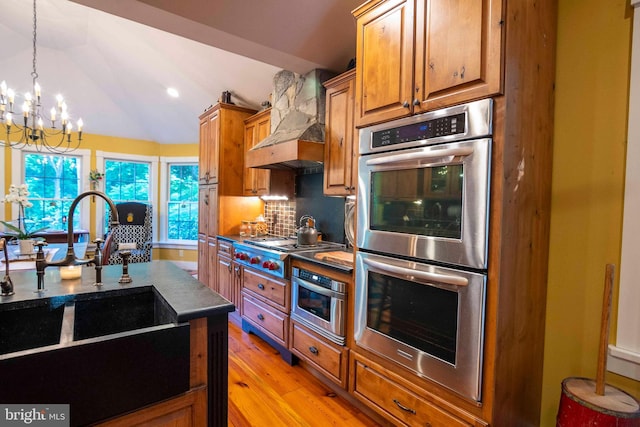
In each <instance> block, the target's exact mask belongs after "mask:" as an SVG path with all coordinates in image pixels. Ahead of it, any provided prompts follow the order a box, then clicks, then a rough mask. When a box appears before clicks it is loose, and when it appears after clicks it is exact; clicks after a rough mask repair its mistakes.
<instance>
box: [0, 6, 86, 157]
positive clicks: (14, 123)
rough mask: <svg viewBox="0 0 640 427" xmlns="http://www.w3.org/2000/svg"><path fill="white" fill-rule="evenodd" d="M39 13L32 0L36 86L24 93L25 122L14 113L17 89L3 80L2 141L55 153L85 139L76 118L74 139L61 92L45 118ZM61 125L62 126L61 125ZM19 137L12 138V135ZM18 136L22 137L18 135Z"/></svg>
mask: <svg viewBox="0 0 640 427" xmlns="http://www.w3.org/2000/svg"><path fill="white" fill-rule="evenodd" d="M37 28H38V25H37V16H36V0H33V71H32V72H31V77H32V79H33V87H32V91H31V92H27V93H25V94H24V102H23V103H22V120H21V121H22V124H20V123H18V122H19V121H20V120H19V118H18V117H15V115H16V113H15V112H14V107H15V106H16V102H15V98H16V93H15V91H14V90H13V89H11V88H9V87H7V83H6V82H5V81H4V80H3V81H2V82H1V83H0V122H2V124H3V126H4V127H5V132H6V135H7V136H6V139H5V141H0V145H4V146H9V147H11V148H16V149H22V148H24V147H27V146H33V147H34V148H35V149H36V150H38V151H43V150H47V151H50V152H54V153H66V152H70V151H73V150H75V149H77V148H78V147H79V146H80V141H82V126H83V123H82V119H79V120H78V122H77V126H78V129H77V139H76V141H75V142H74V143H72V142H71V132H72V130H73V125H72V124H71V121H70V120H69V112H68V110H67V104H66V102H65V101H64V98H63V97H62V95H60V94H58V95H57V96H56V105H55V106H54V107H52V108H51V110H50V111H49V117H48V118H47V119H46V121H45V119H44V118H43V116H44V114H43V112H42V109H43V107H42V105H41V103H40V99H41V92H42V90H41V88H40V84H39V83H38V72H37V67H36V58H37V50H36V41H37ZM58 126H60V127H58ZM12 135H13V136H14V138H15V139H17V140H16V141H11V136H12ZM18 136H19V138H18Z"/></svg>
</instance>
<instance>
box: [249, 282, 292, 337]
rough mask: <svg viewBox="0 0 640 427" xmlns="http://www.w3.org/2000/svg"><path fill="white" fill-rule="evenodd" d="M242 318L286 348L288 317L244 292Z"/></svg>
mask: <svg viewBox="0 0 640 427" xmlns="http://www.w3.org/2000/svg"><path fill="white" fill-rule="evenodd" d="M242 318H243V319H245V320H247V321H248V322H250V323H252V324H253V325H254V326H257V327H259V328H260V329H261V330H262V331H263V332H264V333H265V334H267V335H268V336H269V337H270V338H272V339H273V340H275V341H276V342H277V343H278V344H280V345H282V346H284V347H287V344H288V341H289V339H288V338H289V334H288V333H287V332H288V329H289V316H288V315H286V314H284V313H282V312H281V311H279V310H276V309H274V308H273V307H271V306H269V305H267V304H265V303H263V302H262V301H260V300H258V299H256V298H253V297H252V296H251V295H250V294H249V293H248V292H247V291H246V290H245V291H244V293H243V295H242Z"/></svg>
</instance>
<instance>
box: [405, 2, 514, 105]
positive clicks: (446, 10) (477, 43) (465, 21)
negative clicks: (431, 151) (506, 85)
mask: <svg viewBox="0 0 640 427" xmlns="http://www.w3.org/2000/svg"><path fill="white" fill-rule="evenodd" d="M501 21H502V6H501V1H500V0H429V1H418V3H417V6H416V63H415V94H416V97H415V101H421V102H419V103H418V102H416V104H415V107H414V109H415V110H414V112H421V111H427V110H433V109H435V108H440V107H443V106H448V105H453V104H457V103H460V102H464V101H470V100H473V99H478V98H482V97H487V96H491V95H494V94H496V93H499V92H500V89H501V85H502V80H501V73H502V61H501V49H502V43H501V37H502V24H501Z"/></svg>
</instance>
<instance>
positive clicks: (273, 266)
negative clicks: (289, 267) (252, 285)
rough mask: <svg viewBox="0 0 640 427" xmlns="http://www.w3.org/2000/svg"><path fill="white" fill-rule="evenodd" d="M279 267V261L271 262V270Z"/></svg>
mask: <svg viewBox="0 0 640 427" xmlns="http://www.w3.org/2000/svg"><path fill="white" fill-rule="evenodd" d="M277 269H278V263H276V262H272V263H270V264H269V270H277Z"/></svg>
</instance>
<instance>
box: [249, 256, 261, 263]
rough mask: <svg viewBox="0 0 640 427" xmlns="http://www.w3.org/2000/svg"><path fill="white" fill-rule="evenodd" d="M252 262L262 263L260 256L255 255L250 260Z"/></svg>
mask: <svg viewBox="0 0 640 427" xmlns="http://www.w3.org/2000/svg"><path fill="white" fill-rule="evenodd" d="M250 262H251V264H260V257H257V256H254V257H252V258H251V260H250Z"/></svg>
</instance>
